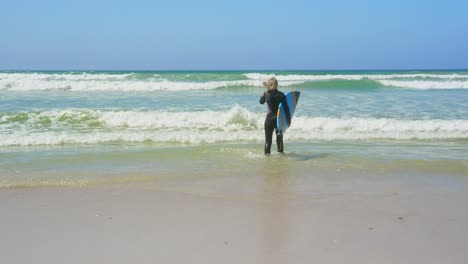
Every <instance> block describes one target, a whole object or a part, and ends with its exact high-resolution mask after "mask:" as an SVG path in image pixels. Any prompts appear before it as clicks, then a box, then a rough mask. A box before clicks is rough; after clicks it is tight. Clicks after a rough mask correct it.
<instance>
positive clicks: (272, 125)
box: [260, 77, 287, 155]
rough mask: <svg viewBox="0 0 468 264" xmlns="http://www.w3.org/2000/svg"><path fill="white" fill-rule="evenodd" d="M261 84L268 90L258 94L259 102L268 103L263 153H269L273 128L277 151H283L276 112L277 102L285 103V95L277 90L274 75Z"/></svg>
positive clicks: (276, 81)
mask: <svg viewBox="0 0 468 264" xmlns="http://www.w3.org/2000/svg"><path fill="white" fill-rule="evenodd" d="M263 86H265V87H267V88H268V90H267V91H266V92H264V93H263V94H262V96H260V104H264V103H265V102H266V103H267V105H268V112H267V115H266V118H265V148H264V150H265V155H270V151H271V144H272V137H273V131H274V130H276V145H277V147H278V153H283V151H284V146H283V135H279V134H278V131H277V127H276V115H277V113H278V106H279V104H280V103H283V105H286V104H287V103H286V96H285V95H284V93H282V92H280V91H278V80H276V78H275V77H271V78H270V79H269V80H268V81H267V82H264V83H263Z"/></svg>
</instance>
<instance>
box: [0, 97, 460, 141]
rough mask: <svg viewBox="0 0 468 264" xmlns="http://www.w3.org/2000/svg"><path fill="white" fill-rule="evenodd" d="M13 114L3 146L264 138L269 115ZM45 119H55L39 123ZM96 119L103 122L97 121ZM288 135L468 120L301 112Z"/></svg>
mask: <svg viewBox="0 0 468 264" xmlns="http://www.w3.org/2000/svg"><path fill="white" fill-rule="evenodd" d="M12 115H14V114H9V115H4V116H3V117H2V119H1V120H0V146H14V145H16V146H18V145H19V146H24V145H60V144H98V143H106V142H114V141H123V142H147V141H151V142H178V143H203V142H208V143H213V142H225V141H228V142H230V141H257V142H262V141H263V140H264V138H263V137H264V132H263V122H264V116H265V114H264V113H256V112H252V111H249V110H248V109H246V108H243V107H240V106H235V107H233V108H231V109H229V110H226V111H199V112H168V111H101V110H79V109H69V110H56V111H46V112H38V113H28V114H27V115H28V118H27V120H23V121H8V119H10V118H11V117H12ZM44 117H47V118H49V120H50V123H46V124H43V123H40V124H42V125H38V124H39V123H38V122H42V121H43V118H44ZM41 120H42V121H41ZM96 122H97V123H99V124H100V125H99V126H95V125H92V124H95V123H96ZM2 123H3V124H2ZM285 136H286V139H287V140H337V139H340V140H356V139H392V140H402V139H468V120H439V119H433V120H398V119H386V118H330V117H306V116H297V117H295V118H294V120H293V123H292V125H291V127H290V129H289V131H288V133H287V134H286V135H285Z"/></svg>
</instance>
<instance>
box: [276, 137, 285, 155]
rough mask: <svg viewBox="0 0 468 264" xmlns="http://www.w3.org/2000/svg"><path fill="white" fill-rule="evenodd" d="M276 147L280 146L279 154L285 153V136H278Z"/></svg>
mask: <svg viewBox="0 0 468 264" xmlns="http://www.w3.org/2000/svg"><path fill="white" fill-rule="evenodd" d="M276 145H277V146H278V152H279V153H283V152H284V145H283V135H278V134H276Z"/></svg>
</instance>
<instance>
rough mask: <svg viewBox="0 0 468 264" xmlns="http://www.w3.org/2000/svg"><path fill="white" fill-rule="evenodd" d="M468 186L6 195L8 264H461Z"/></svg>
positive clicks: (263, 179) (395, 181) (298, 182)
mask: <svg viewBox="0 0 468 264" xmlns="http://www.w3.org/2000/svg"><path fill="white" fill-rule="evenodd" d="M465 176H466V175H460V174H458V175H457V174H453V175H427V174H424V175H423V174H421V175H418V174H414V173H413V174H405V173H404V172H403V173H402V172H400V173H398V174H395V173H389V174H387V175H385V177H377V176H376V175H374V174H372V175H369V174H366V173H365V172H364V171H361V173H357V174H356V175H350V174H349V173H340V172H338V171H337V172H335V173H324V174H316V173H312V174H311V175H308V176H304V175H302V176H300V175H299V176H298V175H294V173H292V174H290V175H287V176H285V175H280V174H268V173H266V174H264V175H257V176H253V177H252V176H251V175H249V176H239V175H225V176H223V177H215V176H214V175H212V176H203V177H202V176H190V177H189V176H188V177H185V178H165V179H160V180H155V181H150V182H142V183H130V184H112V185H101V186H99V185H98V186H87V187H46V188H12V189H3V190H1V191H0V208H1V211H2V217H1V220H0V222H1V223H0V232H1V234H2V239H1V240H0V256H1V258H2V262H4V263H312V262H315V263H464V262H465V261H466V259H467V258H468V253H467V251H466V248H467V246H468V228H467V226H468V209H467V207H466V201H468V192H467V189H468V179H467V178H466V177H465Z"/></svg>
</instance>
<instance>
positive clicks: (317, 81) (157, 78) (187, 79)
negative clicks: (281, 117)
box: [0, 72, 468, 91]
mask: <svg viewBox="0 0 468 264" xmlns="http://www.w3.org/2000/svg"><path fill="white" fill-rule="evenodd" d="M272 76H276V78H277V79H278V80H279V81H280V86H282V87H289V86H297V85H302V86H304V87H306V88H307V87H309V88H315V87H319V88H320V87H327V88H330V87H349V88H364V87H376V88H378V87H399V88H405V89H468V74H460V73H452V74H447V73H440V74H436V73H401V74H286V75H281V74H277V75H275V74H265V73H245V74H239V73H235V74H234V73H232V74H229V73H209V74H207V73H204V74H202V73H190V74H188V73H185V74H182V73H92V72H83V73H5V72H3V73H0V91H1V90H12V91H34V90H36V91H48V90H63V91H161V90H165V91H187V90H213V89H219V88H228V87H238V86H242V87H262V83H263V82H264V81H265V80H267V79H268V78H270V77H272ZM343 81H349V82H345V83H343ZM324 82H325V83H324Z"/></svg>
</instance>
